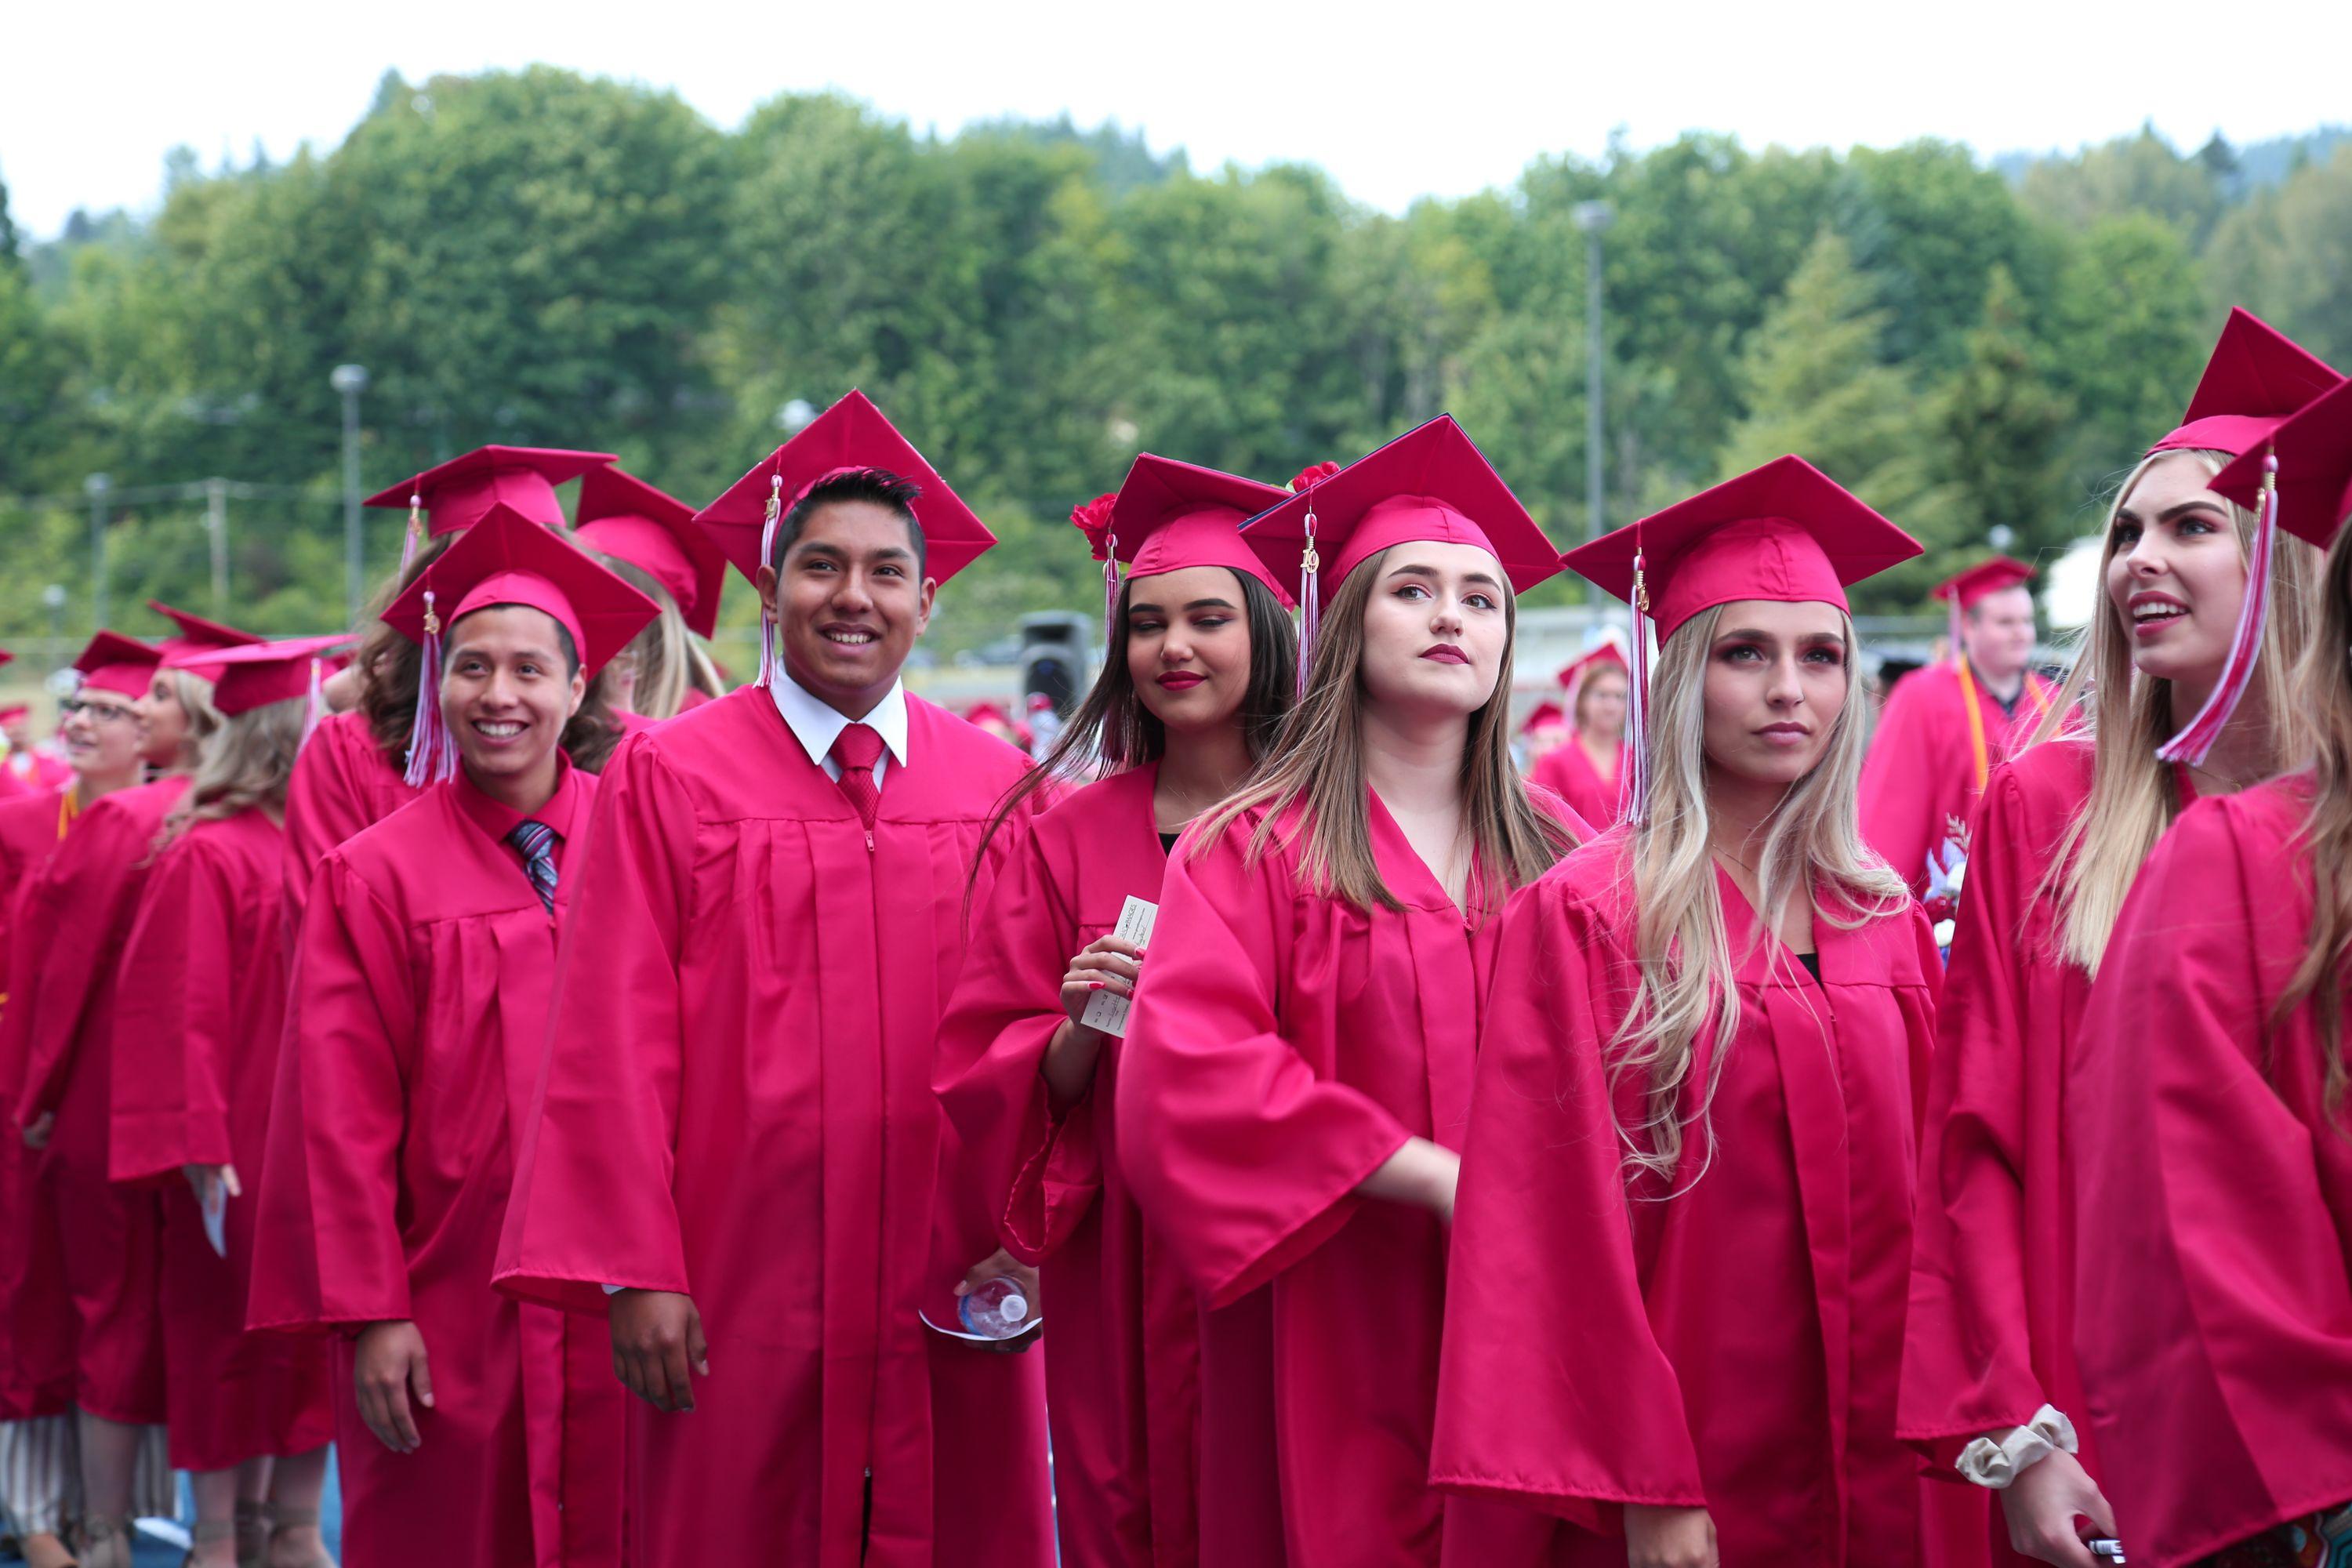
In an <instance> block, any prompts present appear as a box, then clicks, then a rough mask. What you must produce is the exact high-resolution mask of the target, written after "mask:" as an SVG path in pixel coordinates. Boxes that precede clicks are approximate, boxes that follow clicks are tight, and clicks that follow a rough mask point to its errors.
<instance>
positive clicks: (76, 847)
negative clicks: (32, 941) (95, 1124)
mask: <svg viewBox="0 0 2352 1568" xmlns="http://www.w3.org/2000/svg"><path fill="white" fill-rule="evenodd" d="M145 832H146V827H145V825H144V823H143V822H142V820H141V819H140V818H138V817H135V816H132V815H131V814H130V813H128V812H112V811H100V810H98V809H95V808H93V809H92V810H91V811H90V812H89V814H88V815H87V816H84V817H83V818H82V820H81V822H80V823H79V824H78V825H77V826H75V828H74V830H73V831H72V832H71V833H69V834H68V835H67V836H66V837H65V840H64V841H63V842H62V843H60V844H59V845H58V850H57V854H56V855H55V856H54V857H52V858H50V860H49V863H48V865H47V868H45V869H44V870H43V871H41V872H40V873H39V874H38V875H37V876H36V877H35V878H34V880H33V884H32V886H31V888H29V889H27V890H26V896H25V899H24V901H23V904H22V906H21V907H20V908H19V909H18V910H17V911H16V918H17V925H18V929H19V930H21V931H39V932H41V933H42V935H41V946H40V953H39V956H38V958H37V961H36V962H35V963H31V964H29V965H27V966H26V975H27V977H28V979H29V984H26V986H25V988H24V989H25V994H23V995H19V996H12V997H11V998H9V1004H8V1015H9V1018H10V1020H11V1025H12V1027H18V1028H21V1029H22V1030H23V1031H24V1033H23V1036H22V1037H21V1042H20V1046H19V1050H20V1052H21V1055H20V1056H18V1057H17V1058H16V1059H18V1060H20V1061H21V1063H22V1072H23V1080H22V1089H21V1092H20V1094H19V1095H18V1098H17V1101H16V1120H17V1121H18V1122H19V1123H20V1124H29V1123H31V1122H33V1121H37V1120H38V1119H39V1118H40V1117H41V1116H42V1115H43V1114H44V1113H46V1112H48V1111H52V1110H56V1109H57V1108H58V1095H59V1094H61V1093H62V1092H63V1091H64V1089H65V1084H66V1079H67V1077H68V1074H69V1073H71V1071H72V1070H73V1064H74V1055H75V1051H76V1049H77V1047H79V1044H80V1034H81V1021H82V1016H83V1015H84V1014H85V1013H87V1012H88V1011H89V1005H90V1002H91V1000H92V999H93V997H94V996H95V995H96V994H97V992H98V989H99V988H100V986H103V985H111V984H114V973H113V972H112V970H111V969H110V967H109V965H108V963H107V962H106V961H107V959H108V957H109V955H110V954H114V953H118V952H120V951H121V949H120V948H118V947H117V946H116V945H115V943H114V942H113V941H111V940H110V936H111V933H113V932H116V931H121V930H122V929H123V928H124V927H125V926H126V925H128V924H129V923H130V921H131V916H132V915H133V914H135V913H136V912H137V909H136V903H135V900H137V898H138V896H139V881H140V879H139V878H138V876H137V875H135V868H137V867H138V866H139V865H140V864H141V863H142V862H143V861H144V860H145V859H146V858H147V856H148V853H149V847H148V845H147V843H146V842H145V840H144V834H145Z"/></svg>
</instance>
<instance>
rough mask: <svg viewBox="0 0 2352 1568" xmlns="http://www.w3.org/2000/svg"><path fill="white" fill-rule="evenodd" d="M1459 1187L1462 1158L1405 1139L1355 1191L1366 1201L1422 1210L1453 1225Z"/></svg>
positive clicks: (1425, 1142) (1436, 1146)
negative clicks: (1405, 1205)
mask: <svg viewBox="0 0 2352 1568" xmlns="http://www.w3.org/2000/svg"><path fill="white" fill-rule="evenodd" d="M1461 1184H1462V1156H1461V1155H1459V1154H1456V1153H1455V1152H1454V1151H1453V1150H1451V1149H1448V1148H1446V1147H1445V1146H1444V1144H1441V1143H1433V1142H1430V1141H1429V1140H1428V1139H1426V1138H1408V1139H1406V1140H1405V1141H1404V1144H1403V1146H1402V1148H1400V1149H1398V1150H1397V1152H1395V1153H1393V1154H1391V1155H1390V1156H1389V1157H1388V1158H1387V1159H1385V1160H1383V1161H1381V1163H1380V1164H1379V1165H1377V1166H1375V1167H1374V1168H1373V1171H1372V1173H1371V1174H1370V1175H1369V1176H1366V1177H1365V1178H1364V1179H1363V1180H1362V1181H1360V1182H1358V1183H1357V1184H1356V1190H1357V1191H1358V1192H1360V1193H1361V1194H1364V1195H1365V1196H1366V1197H1368V1198H1386V1199H1387V1200H1388V1201H1389V1202H1391V1203H1396V1204H1412V1205H1414V1206H1415V1207H1417V1208H1425V1209H1427V1210H1428V1211H1429V1212H1430V1213H1432V1214H1433V1215H1436V1216H1437V1217H1438V1218H1439V1219H1441V1220H1443V1221H1444V1222H1445V1223H1446V1224H1448V1225H1452V1224H1453V1223H1454V1191H1455V1189H1457V1188H1458V1187H1460V1185H1461Z"/></svg>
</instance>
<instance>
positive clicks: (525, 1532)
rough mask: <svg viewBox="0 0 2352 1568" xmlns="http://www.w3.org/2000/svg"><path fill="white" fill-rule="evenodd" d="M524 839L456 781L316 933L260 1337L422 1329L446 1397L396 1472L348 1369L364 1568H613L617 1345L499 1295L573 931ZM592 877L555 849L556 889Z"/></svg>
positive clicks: (329, 899) (308, 954)
mask: <svg viewBox="0 0 2352 1568" xmlns="http://www.w3.org/2000/svg"><path fill="white" fill-rule="evenodd" d="M563 778H564V782H563V784H562V786H561V787H560V788H559V790H558V792H557V795H556V796H555V798H554V799H553V800H551V802H550V803H549V805H547V806H546V807H545V808H544V809H543V810H541V811H540V812H537V813H534V814H533V815H534V816H537V817H538V818H539V819H540V820H541V821H543V822H545V823H546V824H547V825H548V826H551V827H552V828H554V829H555V830H556V831H557V832H558V833H559V834H561V835H562V836H563V837H562V847H564V848H576V839H577V836H578V834H579V833H580V831H581V830H582V829H583V827H584V826H585V824H586V821H587V817H588V802H589V799H590V797H591V795H592V794H593V790H594V787H595V781H594V780H593V778H591V777H590V776H589V775H588V774H586V773H581V772H579V771H577V770H576V769H573V768H572V767H571V766H570V765H569V764H566V765H565V767H564V771H563ZM519 820H520V817H519V816H516V814H514V813H512V812H510V811H508V810H506V808H504V807H501V806H499V805H497V804H496V803H495V802H492V801H490V800H489V799H488V797H487V796H485V795H482V794H481V793H480V792H479V791H478V790H476V789H475V788H474V787H473V785H472V784H471V783H470V782H469V781H468V780H467V778H466V777H465V775H464V774H462V773H460V774H459V775H458V776H457V777H456V778H454V779H451V780H449V781H447V782H446V783H443V784H436V785H434V786H433V787H432V788H431V789H429V790H427V791H425V793H424V795H421V796H420V797H419V798H418V799H417V800H416V801H415V803H413V804H412V805H408V806H406V807H404V808H403V809H402V810H400V811H397V812H395V813H394V814H393V815H392V816H388V817H386V818H385V819H384V820H383V822H381V823H378V824H377V825H376V826H373V827H371V828H368V829H366V830H364V831H363V832H362V833H361V834H360V835H358V836H357V837H354V838H352V840H351V841H350V842H348V843H346V844H344V845H342V846H341V847H340V848H337V849H334V850H332V851H331V852H330V853H329V854H328V856H327V858H325V859H324V860H323V861H321V862H320V868H319V874H318V878H317V879H316V880H315V882H314V883H313V884H312V887H311V897H310V907H309V910H308V912H307V914H306V915H305V917H304V921H303V927H302V933H301V937H300V941H299V947H298V956H297V959H296V964H297V967H296V970H295V980H294V985H293V991H292V995H291V998H290V1000H289V1008H290V1016H289V1020H288V1027H287V1030H286V1037H287V1040H288V1042H289V1043H288V1047H287V1048H286V1050H285V1052H284V1053H283V1055H282V1056H281V1057H280V1058H279V1061H278V1080H277V1087H276V1098H275V1100H274V1102H273V1106H272V1113H271V1116H270V1119H269V1133H268V1139H269V1147H268V1165H267V1168H266V1170H265V1171H264V1173H263V1176H262V1191H261V1203H260V1213H259V1215H258V1219H257V1236H256V1238H255V1242H254V1272H253V1278H252V1281H251V1286H250V1291H249V1305H248V1308H247V1313H248V1321H249V1322H250V1323H251V1325H252V1326H253V1327H255V1328H257V1329H264V1328H289V1329H315V1328H334V1329H341V1330H346V1331H350V1330H356V1329H358V1328H360V1327H362V1326H364V1325H366V1324H368V1323H371V1322H377V1321H386V1320H393V1319H412V1320H414V1321H415V1324H416V1326H417V1329H418V1331H420V1332H421V1333H422V1334H423V1335H424V1337H425V1354H426V1357H427V1365H428V1369H429V1372H430V1374H431V1377H432V1380H433V1393H434V1399H435V1404H434V1407H433V1408H432V1409H430V1410H423V1409H419V1410H418V1411H417V1414H416V1426H417V1431H418V1433H419V1435H420V1436H422V1437H423V1439H424V1446H423V1447H421V1448H420V1449H418V1450H417V1452H415V1453H414V1454H395V1453H394V1452H392V1451H391V1450H390V1449H388V1448H386V1447H384V1446H383V1444H382V1443H381V1442H379V1441H378V1440H377V1439H376V1437H375V1436H374V1435H373V1433H371V1432H369V1431H368V1430H367V1428H366V1426H365V1425H364V1424H363V1423H362V1421H361V1420H360V1418H359V1409H358V1405H356V1403H355V1402H354V1401H353V1399H352V1394H351V1392H350V1385H349V1377H350V1372H351V1352H350V1351H349V1350H348V1349H347V1348H344V1347H341V1346H340V1345H339V1346H338V1347H336V1357H335V1363H336V1375H337V1383H338V1389H337V1394H336V1401H335V1406H336V1407H335V1428H336V1430H335V1439H336V1445H337V1452H338V1455H339V1456H340V1463H341V1479H342V1490H343V1508H344V1523H343V1552H344V1559H343V1560H344V1562H345V1563H346V1564H347V1565H348V1568H374V1565H376V1564H385V1563H402V1564H406V1563H416V1562H420V1561H430V1562H434V1563H449V1564H453V1565H455V1564H480V1565H484V1568H493V1565H494V1568H511V1565H514V1564H520V1563H532V1562H536V1563H540V1564H541V1568H548V1565H551V1564H555V1563H564V1564H567V1565H568V1564H577V1563H614V1562H617V1561H618V1560H619V1539H618V1538H619V1527H620V1489H621V1449H620V1445H621V1408H620V1407H621V1399H622V1391H621V1388H620V1385H619V1384H618V1383H616V1382H615V1381H614V1377H613V1371H612V1356H611V1352H610V1349H609V1346H608V1344H607V1343H606V1342H605V1340H604V1336H603V1335H602V1334H600V1333H598V1332H596V1331H594V1329H593V1327H592V1326H591V1325H587V1324H582V1323H575V1322H572V1321H569V1320H567V1319H565V1318H564V1317H563V1316H562V1314H560V1313H556V1312H551V1311H548V1310H545V1309H542V1308H534V1307H530V1306H525V1305H520V1304H519V1303H517V1302H514V1301H511V1300H507V1299H506V1298H504V1297H502V1296H500V1295H499V1294H498V1293H497V1292H496V1291H494V1290H493V1289H491V1288H490V1266H491V1263H492V1261H493V1259H494V1258H495V1256H496V1252H497V1247H498V1237H499V1225H500V1223H501V1220H502V1219H503V1217H504V1215H505V1212H506V1205H507V1196H508V1191H509V1184H510V1178H511V1174H512V1169H513V1159H512V1152H513V1150H514V1148H515V1146H516V1143H517V1142H518V1139H517V1135H516V1131H515V1130H516V1129H517V1128H518V1127H520V1125H521V1123H522V1121H523V1119H524V1117H525V1115H526V1114H527V1112H528V1110H529V1108H530V1096H531V1094H532V1092H533V1090H534V1089H535V1088H536V1085H537V1079H538V1071H539V1062H540V1040H541V1031H542V1030H543V1028H544V1026H545V1025H546V1020H547V1016H548V1012H549V1010H550V1009H551V1006H552V1005H553V1001H552V999H553V996H554V992H555V924H556V922H555V921H551V919H550V918H549V916H548V914H547V911H546V910H544V909H542V908H541V905H540V901H539V897H538V895H537V894H536V893H535V892H534V891H533V890H532V889H531V886H530V880H529V879H528V878H527V877H526V876H525V874H524V871H523V865H522V860H521V858H520V856H519V855H518V854H517V853H516V851H515V850H514V848H513V847H511V846H509V845H507V844H505V843H503V842H501V841H500V838H501V837H502V836H503V834H504V833H505V832H506V831H507V829H508V828H509V827H510V826H512V825H513V824H514V823H515V822H517V821H519ZM582 859H583V856H581V855H579V854H577V853H563V852H562V850H561V849H560V851H559V855H558V861H557V864H558V867H559V871H560V872H570V873H571V874H572V876H576V875H577V872H578V868H579V865H580V862H581V860H582ZM570 880H571V879H570V877H568V876H567V877H560V879H559V881H558V884H557V888H556V903H557V911H558V914H559V915H561V914H562V912H563V910H564V906H565V904H566V902H567V900H568V897H569V895H568V888H569V886H570Z"/></svg>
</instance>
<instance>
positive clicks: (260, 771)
mask: <svg viewBox="0 0 2352 1568" xmlns="http://www.w3.org/2000/svg"><path fill="white" fill-rule="evenodd" d="M309 718H310V698H309V696H307V695H305V696H301V697H291V698H288V699H287V700H285V701H283V702H265V703H263V704H262V705H261V706H260V707H258V708H250V709H247V710H246V711H244V712H242V713H238V714H235V715H233V716H231V717H229V718H226V719H223V718H219V717H218V715H217V713H215V721H216V723H217V725H218V727H217V728H216V729H215V730H214V731H212V732H211V733H210V734H209V735H207V736H206V737H205V743H204V750H203V752H201V753H200V755H199V757H198V760H197V763H196V771H195V774H194V777H192V778H191V779H190V780H189V781H188V788H187V792H186V793H185V794H184V795H181V796H180V799H179V801H178V803H177V804H176V805H173V807H172V810H171V813H170V815H168V816H165V817H164V819H163V833H162V834H161V835H160V836H159V837H157V838H156V840H155V847H156V849H157V850H158V851H161V850H162V849H163V848H164V847H166V846H167V845H169V844H170V843H171V842H172V841H173V839H175V838H177V837H180V835H182V834H184V833H185V832H186V831H187V830H188V829H189V828H191V827H193V826H195V825H196V824H197V823H199V822H226V821H227V820H228V819H229V818H230V817H232V816H241V815H243V814H244V813H246V812H248V811H256V810H259V811H267V812H268V813H269V814H270V815H271V816H277V817H283V816H285V814H286V785H287V782H288V781H289V780H290V779H291V778H293V776H294V753H295V752H299V751H300V750H301V749H302V727H303V724H304V723H305V722H306V721H308V720H309Z"/></svg>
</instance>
